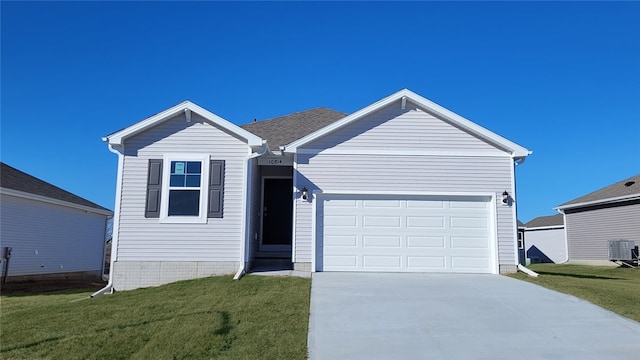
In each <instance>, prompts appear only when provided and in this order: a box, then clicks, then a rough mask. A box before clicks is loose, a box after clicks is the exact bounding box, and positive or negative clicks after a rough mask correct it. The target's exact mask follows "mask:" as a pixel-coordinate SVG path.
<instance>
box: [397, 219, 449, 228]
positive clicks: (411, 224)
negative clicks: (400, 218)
mask: <svg viewBox="0 0 640 360" xmlns="http://www.w3.org/2000/svg"><path fill="white" fill-rule="evenodd" d="M406 219H407V228H432V229H444V224H445V219H444V218H443V217H442V216H431V217H426V216H407V218H406Z"/></svg>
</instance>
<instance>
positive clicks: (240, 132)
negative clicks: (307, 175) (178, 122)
mask: <svg viewBox="0 0 640 360" xmlns="http://www.w3.org/2000/svg"><path fill="white" fill-rule="evenodd" d="M192 112H193V113H196V114H198V115H200V116H202V117H203V118H205V120H207V121H209V122H211V123H212V124H214V125H216V126H219V127H221V128H223V129H225V130H227V131H229V132H230V133H232V134H236V135H237V136H239V137H240V138H242V139H245V140H246V141H247V144H248V145H249V146H261V145H262V139H261V138H259V137H258V136H256V135H254V134H252V133H250V132H248V131H247V130H244V129H242V128H240V127H239V126H237V125H235V124H233V123H231V122H229V121H227V120H225V119H223V118H221V117H219V116H218V115H216V114H214V113H212V112H210V111H209V110H206V109H204V108H201V107H200V106H198V105H196V104H194V103H192V102H190V101H184V102H182V103H180V104H178V105H176V106H173V107H170V108H169V109H167V110H165V111H162V112H160V113H157V114H155V115H153V116H151V117H148V118H146V119H144V120H142V121H139V122H137V123H135V124H133V125H131V126H129V127H126V128H124V129H122V130H119V131H117V132H115V133H113V134H111V135H108V136H105V137H104V138H102V140H103V141H106V142H108V143H109V144H111V145H116V146H118V145H122V142H123V140H124V139H126V138H128V137H130V136H133V135H136V134H138V133H141V132H143V131H145V130H147V129H149V128H151V127H154V126H156V125H158V124H160V123H162V122H164V121H167V120H169V119H171V118H172V117H174V116H176V115H178V114H181V113H185V114H187V117H189V116H191V113H192Z"/></svg>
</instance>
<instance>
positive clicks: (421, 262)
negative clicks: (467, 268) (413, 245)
mask: <svg viewBox="0 0 640 360" xmlns="http://www.w3.org/2000/svg"><path fill="white" fill-rule="evenodd" d="M445 265H446V259H445V257H444V256H408V257H407V268H409V269H413V270H416V271H429V270H444V269H445V268H446V266H445Z"/></svg>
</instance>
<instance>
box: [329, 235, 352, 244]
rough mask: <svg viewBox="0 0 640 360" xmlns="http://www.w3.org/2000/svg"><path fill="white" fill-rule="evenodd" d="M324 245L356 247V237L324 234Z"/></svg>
mask: <svg viewBox="0 0 640 360" xmlns="http://www.w3.org/2000/svg"><path fill="white" fill-rule="evenodd" d="M324 244H325V246H330V247H331V246H341V247H342V246H350V247H356V246H357V244H358V237H357V236H356V235H325V237H324Z"/></svg>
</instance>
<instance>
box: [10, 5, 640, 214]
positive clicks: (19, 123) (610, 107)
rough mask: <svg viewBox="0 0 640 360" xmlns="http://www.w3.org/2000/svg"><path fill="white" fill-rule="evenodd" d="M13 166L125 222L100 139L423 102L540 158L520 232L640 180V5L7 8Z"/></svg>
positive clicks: (528, 167)
mask: <svg viewBox="0 0 640 360" xmlns="http://www.w3.org/2000/svg"><path fill="white" fill-rule="evenodd" d="M0 10H1V17H2V18H1V21H2V25H1V26H2V28H1V33H2V35H1V36H2V39H1V51H2V53H1V67H2V68H1V127H0V130H1V133H0V136H1V141H2V143H1V147H0V151H1V153H0V156H1V159H2V161H3V162H5V163H8V164H9V165H12V166H14V167H17V168H18V169H20V170H23V171H25V172H28V173H30V174H32V175H34V176H37V177H39V178H41V179H43V180H46V181H49V182H51V183H53V184H55V185H57V186H60V187H62V188H64V189H66V190H69V191H71V192H74V193H76V194H78V195H80V196H83V197H85V198H87V199H89V200H91V201H94V202H96V203H98V204H100V205H103V206H105V207H108V208H111V209H113V204H114V194H115V183H116V164H117V159H116V156H115V155H114V154H112V153H110V152H109V151H108V150H107V146H106V145H105V144H104V143H103V142H102V141H101V137H102V136H105V135H108V134H110V133H112V132H114V131H116V130H118V129H121V128H123V127H126V126H128V125H131V124H133V123H135V122H137V121H139V120H142V119H144V118H146V117H148V116H150V115H153V114H154V113H157V112H159V111H162V110H164V109H166V108H168V107H170V106H173V105H175V104H177V103H179V102H181V101H183V100H185V99H188V100H191V101H193V102H195V103H196V104H198V105H200V106H202V107H204V108H206V109H208V110H210V111H212V112H214V113H216V114H217V115H219V116H222V117H223V118H225V119H227V120H229V121H232V122H234V123H237V124H243V123H246V122H249V121H252V120H253V119H254V118H258V119H266V118H269V117H274V116H279V115H284V114H288V113H291V112H295V111H300V110H305V109H309V108H313V107H318V106H325V107H329V108H333V109H336V110H340V111H343V112H347V113H350V112H353V111H356V110H358V109H360V108H362V107H364V106H367V105H369V104H371V103H372V102H374V101H377V100H379V99H381V98H383V97H385V96H387V95H389V94H391V93H393V92H395V91H397V90H400V89H402V88H409V89H411V90H413V91H415V92H417V93H418V94H420V95H422V96H424V97H426V98H428V99H430V100H432V101H434V102H436V103H438V104H440V105H442V106H444V107H446V108H449V109H450V110H452V111H454V112H456V113H458V114H460V115H462V116H464V117H466V118H468V119H470V120H472V121H474V122H476V123H478V124H479V125H481V126H484V127H486V128H488V129H489V130H492V131H494V132H496V133H498V134H500V135H502V136H504V137H506V138H508V139H510V140H512V141H515V142H517V143H519V144H521V145H523V146H525V147H527V148H528V149H530V150H533V151H534V154H533V155H532V156H530V157H529V158H528V160H527V161H526V163H525V164H523V165H522V166H519V167H518V169H517V186H518V194H517V198H516V201H517V202H518V211H519V217H520V219H521V220H524V221H527V220H530V219H532V218H534V217H536V216H539V215H548V214H553V213H554V211H553V210H552V208H553V207H554V206H556V205H559V204H560V203H563V202H566V201H569V200H571V199H573V198H576V197H578V196H581V195H584V194H586V193H588V192H591V191H594V190H597V189H598V188H601V187H603V186H606V185H609V184H611V183H613V182H616V181H619V180H622V179H625V178H627V177H630V176H632V175H635V174H637V173H639V172H640V166H639V165H640V156H639V155H640V141H638V138H639V136H640V22H639V21H638V20H637V19H638V18H640V2H618V3H610V2H607V3H598V2H584V3H581V2H562V3H555V2H493V3H486V2H470V3H464V2H445V3H442V2H437V3H433V2H406V3H385V2H354V3H338V2H312V3H309V2H302V3H292V2H279V3H274V2H260V3H248V2H240V3H222V2H188V3H177V2H135V3H129V2H44V3H37V2H6V1H3V2H2V3H1V8H0Z"/></svg>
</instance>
